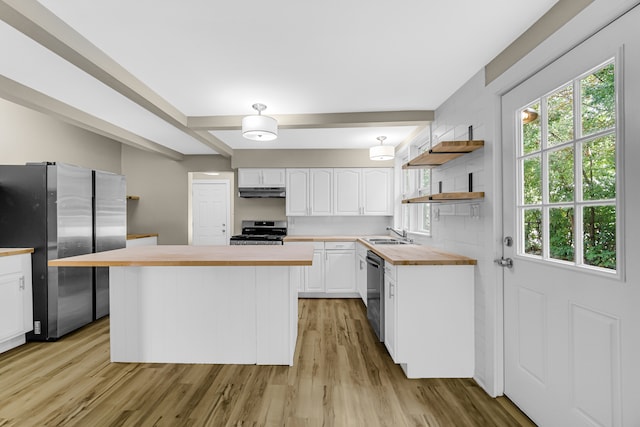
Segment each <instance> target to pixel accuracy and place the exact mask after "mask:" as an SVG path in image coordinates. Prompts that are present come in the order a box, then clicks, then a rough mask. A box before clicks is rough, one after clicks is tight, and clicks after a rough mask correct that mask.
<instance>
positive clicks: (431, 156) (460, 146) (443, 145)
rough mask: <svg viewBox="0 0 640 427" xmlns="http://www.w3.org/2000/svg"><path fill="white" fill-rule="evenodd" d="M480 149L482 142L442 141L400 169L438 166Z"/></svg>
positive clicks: (482, 145)
mask: <svg viewBox="0 0 640 427" xmlns="http://www.w3.org/2000/svg"><path fill="white" fill-rule="evenodd" d="M482 147H484V141H483V140H470V141H442V142H440V143H438V144H436V145H435V146H433V147H432V148H431V149H430V150H428V151H425V152H424V153H422V154H420V155H419V156H418V157H415V158H414V159H411V160H409V162H407V163H405V164H404V165H402V169H412V168H430V167H435V166H440V165H443V164H445V163H447V162H450V161H451V160H454V159H457V158H458V157H460V156H464V155H465V154H467V153H471V152H472V151H475V150H478V149H480V148H482Z"/></svg>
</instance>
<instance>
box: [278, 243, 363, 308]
mask: <svg viewBox="0 0 640 427" xmlns="http://www.w3.org/2000/svg"><path fill="white" fill-rule="evenodd" d="M311 243H312V242H287V243H285V244H287V245H296V244H305V245H309V244H311ZM313 245H314V251H313V264H312V265H311V266H310V267H306V268H305V269H304V270H305V272H304V273H303V276H302V278H301V284H300V286H299V287H298V290H299V293H300V296H302V297H310V298H327V297H328V298H331V297H341V298H354V297H358V296H359V294H358V290H357V288H356V272H355V270H354V268H353V267H354V264H355V259H356V254H355V242H313Z"/></svg>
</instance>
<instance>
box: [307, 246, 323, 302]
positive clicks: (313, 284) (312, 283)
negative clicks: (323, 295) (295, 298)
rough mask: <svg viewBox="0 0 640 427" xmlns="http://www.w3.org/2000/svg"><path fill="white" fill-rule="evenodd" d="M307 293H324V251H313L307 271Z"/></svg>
mask: <svg viewBox="0 0 640 427" xmlns="http://www.w3.org/2000/svg"><path fill="white" fill-rule="evenodd" d="M307 274H308V276H307V286H306V288H305V291H307V292H324V250H315V251H313V262H312V265H311V267H308V270H307Z"/></svg>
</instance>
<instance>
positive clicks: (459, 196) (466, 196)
mask: <svg viewBox="0 0 640 427" xmlns="http://www.w3.org/2000/svg"><path fill="white" fill-rule="evenodd" d="M483 198H484V191H473V192H456V193H438V194H431V195H428V196H421V197H412V198H411V199H404V200H403V201H402V203H449V202H463V201H468V200H478V199H483Z"/></svg>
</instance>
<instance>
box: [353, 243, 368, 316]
mask: <svg viewBox="0 0 640 427" xmlns="http://www.w3.org/2000/svg"><path fill="white" fill-rule="evenodd" d="M355 261H356V268H355V272H356V289H357V290H358V294H359V295H360V298H361V299H362V302H363V303H364V305H365V306H366V305H367V248H366V246H364V245H363V244H362V243H356V260H355Z"/></svg>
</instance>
